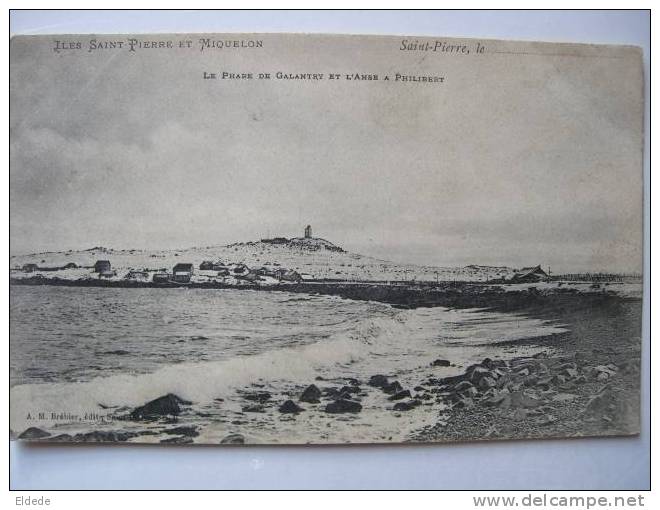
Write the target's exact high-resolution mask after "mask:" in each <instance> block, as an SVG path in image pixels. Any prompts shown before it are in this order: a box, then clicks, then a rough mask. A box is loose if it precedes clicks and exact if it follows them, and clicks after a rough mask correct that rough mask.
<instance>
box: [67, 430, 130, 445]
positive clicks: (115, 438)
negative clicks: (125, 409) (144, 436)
mask: <svg viewBox="0 0 660 510" xmlns="http://www.w3.org/2000/svg"><path fill="white" fill-rule="evenodd" d="M137 436H138V434H137V433H135V432H114V431H103V430H95V431H94V432H87V433H84V434H76V435H75V436H74V437H73V440H74V441H75V442H77V443H121V442H123V441H127V440H129V439H131V438H133V437H137Z"/></svg>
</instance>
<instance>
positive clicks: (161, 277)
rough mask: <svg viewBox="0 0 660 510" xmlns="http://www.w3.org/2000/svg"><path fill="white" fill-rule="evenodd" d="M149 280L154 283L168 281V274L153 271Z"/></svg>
mask: <svg viewBox="0 0 660 510" xmlns="http://www.w3.org/2000/svg"><path fill="white" fill-rule="evenodd" d="M151 281H152V282H154V283H168V282H169V281H170V274H169V273H165V272H159V273H154V276H153V278H152V279H151Z"/></svg>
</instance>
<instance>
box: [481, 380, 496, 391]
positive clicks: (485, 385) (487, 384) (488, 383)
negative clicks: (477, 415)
mask: <svg viewBox="0 0 660 510" xmlns="http://www.w3.org/2000/svg"><path fill="white" fill-rule="evenodd" d="M496 385H497V382H496V381H495V379H493V378H492V377H482V378H481V379H480V380H479V388H480V389H482V390H488V389H490V388H494V387H495V386H496Z"/></svg>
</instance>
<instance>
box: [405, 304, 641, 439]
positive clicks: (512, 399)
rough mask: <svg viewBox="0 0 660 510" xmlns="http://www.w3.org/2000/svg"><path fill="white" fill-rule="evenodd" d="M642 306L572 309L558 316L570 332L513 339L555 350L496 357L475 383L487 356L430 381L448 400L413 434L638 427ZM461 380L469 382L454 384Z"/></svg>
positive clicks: (540, 435)
mask: <svg viewBox="0 0 660 510" xmlns="http://www.w3.org/2000/svg"><path fill="white" fill-rule="evenodd" d="M613 312H614V313H613ZM641 314H642V310H641V307H639V306H635V304H634V303H625V302H621V303H618V304H615V305H613V308H612V307H604V308H600V309H593V308H589V309H585V308H582V309H576V310H572V311H569V312H566V313H564V314H563V315H562V316H561V320H562V321H564V322H565V323H567V325H568V327H569V331H568V332H567V333H564V334H561V335H557V336H556V337H553V338H545V337H539V338H534V339H528V340H521V341H518V342H516V343H517V344H518V345H525V344H533V345H537V346H548V347H550V346H552V348H553V349H555V350H556V351H558V352H557V353H556V354H554V355H550V356H548V355H544V354H540V355H534V356H528V357H517V358H514V359H512V360H510V361H509V362H504V363H501V364H500V363H499V362H497V360H493V361H495V362H496V363H498V364H499V365H500V366H498V367H497V368H496V370H498V372H499V373H498V374H497V378H493V381H490V382H488V383H486V384H480V383H481V380H482V379H483V377H488V375H484V374H486V372H490V373H491V374H492V369H493V367H492V366H490V368H489V367H488V365H490V363H489V362H486V363H485V364H484V363H483V362H482V364H481V365H480V366H478V367H476V374H478V375H475V372H474V370H475V368H474V367H470V368H468V369H467V370H466V372H465V373H464V374H463V375H462V376H460V377H458V378H455V379H454V380H452V381H442V380H440V381H432V382H433V383H434V384H433V385H432V386H433V387H434V388H435V390H436V391H437V392H438V393H440V394H441V395H442V398H443V399H444V400H445V401H447V402H448V403H450V405H449V407H448V409H447V410H446V411H445V412H443V413H442V414H441V418H442V421H441V422H439V423H438V424H436V425H435V426H432V427H427V428H425V429H421V430H419V431H418V432H417V433H416V434H414V435H413V437H412V438H411V441H413V442H416V441H425V442H426V441H433V442H453V441H477V440H485V439H499V440H518V439H550V438H570V437H598V436H629V435H638V434H639V433H640V419H641V416H640V400H641V394H640V390H641V338H640V337H638V336H637V335H639V334H640V331H641V329H636V328H637V327H639V326H640V325H641ZM546 318H548V317H547V316H546ZM463 381H467V382H469V383H470V384H472V385H473V388H474V389H473V390H470V389H469V388H470V387H469V386H467V385H463V388H462V389H461V387H459V389H461V390H460V391H456V390H457V386H458V384H461V382H463ZM475 390H476V391H475Z"/></svg>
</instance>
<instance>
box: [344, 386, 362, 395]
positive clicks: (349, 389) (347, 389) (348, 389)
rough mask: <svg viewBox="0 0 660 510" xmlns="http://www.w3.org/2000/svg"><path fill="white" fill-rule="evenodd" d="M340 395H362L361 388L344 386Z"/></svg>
mask: <svg viewBox="0 0 660 510" xmlns="http://www.w3.org/2000/svg"><path fill="white" fill-rule="evenodd" d="M339 393H360V387H359V386H342V387H341V388H340V390H339Z"/></svg>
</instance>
